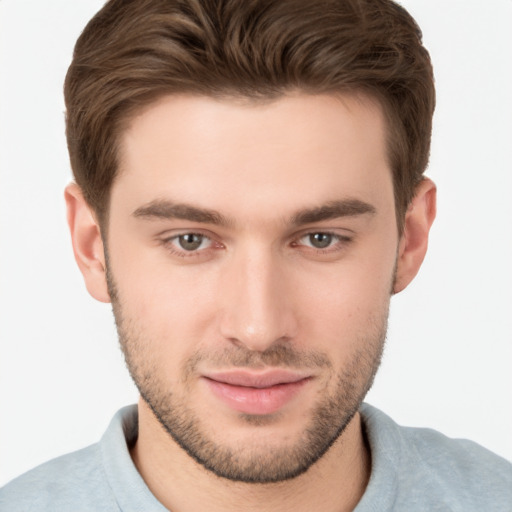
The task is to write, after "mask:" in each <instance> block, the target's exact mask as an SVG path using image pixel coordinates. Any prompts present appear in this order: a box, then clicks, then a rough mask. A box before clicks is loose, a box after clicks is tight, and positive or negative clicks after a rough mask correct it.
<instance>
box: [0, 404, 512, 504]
mask: <svg viewBox="0 0 512 512" xmlns="http://www.w3.org/2000/svg"><path fill="white" fill-rule="evenodd" d="M361 415H362V418H363V424H364V428H365V430H366V434H367V437H368V441H369V444H370V450H371V458H372V471H371V477H370V481H369V483H368V486H367V488H366V491H365V493H364V495H363V497H362V498H361V501H360V502H359V504H358V505H357V507H356V509H355V510H356V512H370V511H371V512H385V511H394V512H415V511H422V512H425V511H428V512H441V511H443V512H447V511H451V512H472V511H475V512H476V511H478V512H498V511H499V512H511V511H512V464H510V463H509V462H507V461H506V460H505V459H502V458H501V457H498V456H497V455H495V454H493V453H491V452H489V451H488V450H486V449H485V448H482V447H481V446H479V445H477V444H475V443H473V442H471V441H465V440H457V439H449V438H447V437H445V436H444V435H442V434H440V433H438V432H435V431H434V430H429V429H418V428H406V427H400V426H398V425H397V424H396V423H395V422H394V421H393V420H392V419H391V418H389V417H388V416H386V415H385V414H384V413H382V412H381V411H379V410H378V409H375V408H374V407H371V406H369V405H367V404H364V405H363V406H362V407H361ZM136 437H137V408H136V406H130V407H125V408H124V409H121V410H120V411H119V412H118V413H117V414H116V415H115V416H114V418H113V419H112V422H111V423H110V426H109V427H108V429H107V431H106V432H105V434H104V435H103V437H102V439H101V441H100V442H99V443H97V444H94V445H92V446H89V447H88V448H84V449H83V450H80V451H77V452H74V453H71V454H68V455H64V456H62V457H59V458H57V459H54V460H51V461H49V462H47V463H45V464H42V465H41V466H39V467H37V468H35V469H33V470H31V471H29V472H28V473H25V474H24V475H22V476H20V477H18V478H16V479H15V480H13V481H12V482H10V483H9V484H7V485H6V486H5V487H3V488H2V489H0V511H2V512H32V511H34V512H35V511H37V512H56V511H58V512H119V511H122V512H132V511H133V512H135V511H137V512H165V511H166V510H167V509H166V508H165V507H164V506H163V505H162V504H161V503H160V502H159V501H158V500H157V499H156V498H155V497H154V496H153V495H152V494H151V492H150V490H149V489H148V487H147V486H146V484H145V483H144V481H143V480H142V478H141V476H140V475H139V473H138V472H137V469H136V468H135V466H134V464H133V462H132V459H131V457H130V453H129V446H130V445H131V444H132V443H133V442H134V441H135V439H136ZM204 510H208V503H205V507H204Z"/></svg>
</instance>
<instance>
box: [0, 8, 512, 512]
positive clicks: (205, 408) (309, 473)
mask: <svg viewBox="0 0 512 512" xmlns="http://www.w3.org/2000/svg"><path fill="white" fill-rule="evenodd" d="M432 82H433V81H432V71H431V67H430V61H429V58H428V54H427V53H426V51H425V50H424V48H423V47H422V46H421V41H420V34H419V30H418V29H417V27H416V25H415V24H414V22H413V20H412V19H411V18H410V17H409V16H408V15H407V13H406V12H405V11H403V9H401V8H399V7H398V6H396V5H395V4H393V3H390V2H380V1H379V2H375V1H373V2H342V1H338V2H326V3H322V4H320V3H312V2H297V1H284V2H247V3H243V4H242V3H240V2H218V1H217V2H193V1H190V2H186V3H185V2H169V1H165V2H164V1H132V2H121V1H112V2H110V3H108V4H107V5H106V6H105V7H104V8H103V9H102V11H101V12H100V13H99V14H98V15H97V16H96V17H95V18H94V19H93V20H92V21H91V23H90V24H89V25H88V27H87V28H86V30H85V31H84V33H83V34H82V36H81V38H80V40H79V41H78V43H77V47H76V52H75V56H74V61H73V63H72V65H71V67H70V70H69V72H68V77H67V80H66V101H67V109H68V113H67V135H68V143H69V150H70V156H71V161H72V166H73V170H74V173H75V178H76V184H73V185H70V186H69V187H68V188H67V190H66V201H67V206H68V221H69V225H70V229H71V234H72V239H73V247H74V251H75V256H76V259H77V262H78V264H79V266H80V269H81V271H82V273H83V275H84V279H85V282H86V285H87V288H88V290H89V292H90V293H91V295H93V297H95V298H96V299H98V300H100V301H103V302H112V305H113V309H114V314H115V318H116V323H117V327H118V332H119V337H120V341H121V346H122V349H123V352H124V355H125V358H126V362H127V365H128V368H129V370H130V373H131V375H132V377H133V379H134V381H135V383H136V384H137V387H138V389H139V391H140V393H141V400H140V402H139V406H138V409H137V410H136V409H134V408H131V409H127V410H124V411H121V412H120V413H119V414H118V415H117V416H116V417H115V418H114V420H113V422H112V424H111V426H110V427H109V430H108V431H107V433H106V434H105V437H104V438H103V440H102V441H101V443H100V444H98V445H95V446H93V447H90V448H88V449H86V450H85V451H82V452H78V453H76V454H73V455H70V456H66V457H64V458H61V459H58V460H56V461H54V462H51V463H49V464H48V465H45V466H42V467H40V468H38V469H36V470H34V471H33V472H31V473H29V474H27V475H26V476H24V477H22V478H21V479H19V480H17V481H14V482H13V483H11V484H10V485H9V486H7V487H6V488H4V490H3V494H2V495H1V496H2V497H1V498H0V499H2V500H3V501H2V502H0V503H2V506H4V504H5V506H6V507H8V509H9V510H10V509H16V507H17V508H18V509H20V510H25V509H34V510H38V509H40V510H66V509H69V510H119V509H121V510H164V508H163V507H165V508H167V509H169V510H202V509H204V508H207V509H208V510H230V509H237V510H240V509H251V508H256V507H257V508H258V509H260V510H287V509H292V508H293V510H302V509H307V510H311V509H312V508H313V509H321V510H353V509H355V508H356V507H357V508H356V509H357V510H374V509H378V510H388V509H389V510H414V509H421V510H425V509H427V510H430V509H433V510H435V509H437V510H444V509H451V508H453V509H460V510H470V509H471V508H473V509H474V510H493V509H495V510H507V508H509V506H510V499H511V494H510V482H511V481H512V477H511V468H510V465H509V464H508V463H506V462H505V461H504V460H502V459H500V458H498V457H496V456H493V455H492V454H490V453H489V452H487V451H485V450H484V449H482V448H480V447H478V446H476V445H473V444H471V443H469V442H461V441H449V440H448V439H447V438H444V437H443V436H441V435H440V434H437V433H434V432H432V431H424V430H408V429H401V428H399V427H398V426H397V425H396V424H394V423H393V422H392V421H391V420H390V419H389V418H388V417H386V416H385V415H384V414H383V413H381V412H379V411H377V410H375V409H373V408H371V407H369V406H364V405H362V401H363V399H364V396H365V394H366V392H367V391H368V389H369V387H370V386H371V383H372V381H373V377H374V375H375V372H376V370H377V367H378V364H379V361H380V356H381V352H382V348H383V343H384V338H385V332H386V323H387V313H388V307H389V299H390V296H391V295H392V294H394V293H398V292H400V291H401V290H403V289H404V288H405V287H406V286H407V285H408V284H409V283H410V281H411V280H412V279H413V278H414V276H415V274H416V272H417V271H418V269H419V267H420V265H421V262H422V260H423V257H424V254H425V251H426V246H427V239H428V232H429V229H430V226H431V224H432V221H433V219H434V216H435V187H434V185H433V183H432V182H431V181H430V180H428V179H427V178H425V177H423V171H424V169H425V167H426V164H427V159H428V152H429V142H430V127H431V118H432V112H433V108H434V91H433V84H432Z"/></svg>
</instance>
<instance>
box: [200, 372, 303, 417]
mask: <svg viewBox="0 0 512 512" xmlns="http://www.w3.org/2000/svg"><path fill="white" fill-rule="evenodd" d="M204 380H205V381H206V383H207V384H208V386H209V387H210V389H211V390H212V392H213V393H214V394H215V395H216V396H217V397H219V398H220V399H221V400H222V401H223V402H224V403H226V404H227V405H228V406H229V407H231V408H232V409H234V410H235V411H239V412H243V413H245V414H259V415H262V414H272V413H274V412H277V411H278V410H279V409H281V408H282V407H284V406H285V405H286V404H287V403H288V402H290V401H291V400H292V399H293V398H294V397H295V395H296V394H297V393H298V392H299V391H300V389H301V388H302V387H303V386H304V385H305V384H306V383H307V382H308V381H309V379H308V378H306V379H301V380H299V381H297V382H289V383H286V384H277V385H275V386H269V387H267V388H251V387H246V386H234V385H232V384H226V383H224V382H218V381H216V380H212V379H208V378H205V379H204Z"/></svg>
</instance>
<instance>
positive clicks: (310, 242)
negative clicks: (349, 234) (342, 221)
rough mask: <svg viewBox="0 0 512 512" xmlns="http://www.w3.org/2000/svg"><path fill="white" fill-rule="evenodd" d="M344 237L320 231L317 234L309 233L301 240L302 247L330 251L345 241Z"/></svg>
mask: <svg viewBox="0 0 512 512" xmlns="http://www.w3.org/2000/svg"><path fill="white" fill-rule="evenodd" d="M343 240H344V237H342V236H340V235H335V234H333V233H326V232H322V231H319V232H317V233H308V234H307V235H304V236H302V237H301V238H300V239H299V243H300V244H301V245H305V246H306V247H311V248H313V249H320V250H321V249H329V248H330V247H333V246H335V245H337V244H338V243H339V242H340V241H343Z"/></svg>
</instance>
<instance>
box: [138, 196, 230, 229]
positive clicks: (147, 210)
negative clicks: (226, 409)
mask: <svg viewBox="0 0 512 512" xmlns="http://www.w3.org/2000/svg"><path fill="white" fill-rule="evenodd" d="M133 216H134V217H138V218H144V219H169V220H170V219H182V220H190V221H193V222H201V223H204V224H216V225H219V226H228V225H231V224H232V222H231V221H230V220H229V219H228V218H227V217H225V216H224V215H222V214H221V213H219V212H217V211H215V210H209V209H207V208H198V207H196V206H192V205H189V204H183V203H173V202H172V201H168V200H165V199H158V200H155V201H151V202H150V203H148V204H146V205H144V206H141V207H140V208H137V209H136V210H135V211H134V212H133Z"/></svg>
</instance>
